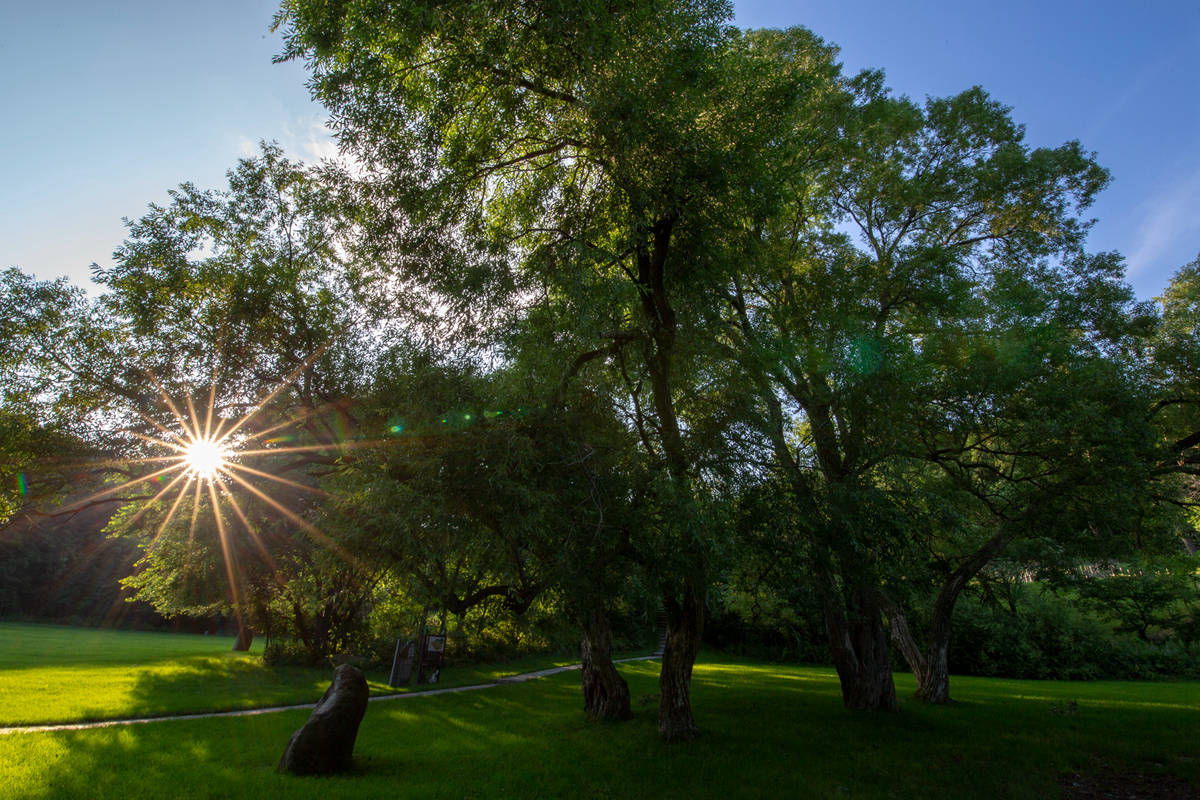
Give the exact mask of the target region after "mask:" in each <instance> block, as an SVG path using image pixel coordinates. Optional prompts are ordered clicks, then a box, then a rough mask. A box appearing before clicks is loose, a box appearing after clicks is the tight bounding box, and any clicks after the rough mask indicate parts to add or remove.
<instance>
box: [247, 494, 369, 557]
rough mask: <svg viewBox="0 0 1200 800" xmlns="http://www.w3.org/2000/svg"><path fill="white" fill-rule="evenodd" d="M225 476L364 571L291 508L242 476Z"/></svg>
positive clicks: (348, 555)
mask: <svg viewBox="0 0 1200 800" xmlns="http://www.w3.org/2000/svg"><path fill="white" fill-rule="evenodd" d="M225 474H226V475H228V476H229V477H231V478H233V479H234V480H235V481H237V482H238V483H240V484H241V485H242V486H245V487H246V488H247V489H249V490H250V491H251V492H253V493H254V494H255V495H257V496H258V498H259V499H260V500H262V501H263V502H265V503H267V504H268V505H270V506H271V507H272V508H274V509H275V510H276V511H278V512H279V513H281V514H283V515H284V516H285V517H287V518H288V519H289V520H291V521H292V522H294V523H296V524H297V525H299V526H300V528H301V529H302V530H304V531H305V532H306V533H308V534H309V535H310V536H312V537H313V538H314V539H316V540H317V541H318V542H319V543H320V544H323V545H324V546H325V547H328V548H329V550H330V551H331V552H333V553H335V554H336V555H337V556H338V557H339V558H341V559H342V560H343V561H345V562H346V563H347V564H350V565H351V566H353V567H355V568H356V569H364V568H365V567H364V565H363V564H362V562H361V561H359V560H358V559H357V558H355V557H354V556H352V555H351V554H350V553H349V552H348V551H347V550H346V549H345V548H344V547H342V546H341V545H340V544H338V543H337V542H335V541H334V540H333V539H331V538H329V536H328V535H327V534H325V533H324V532H323V531H322V530H321V529H320V528H318V527H317V526H316V525H313V524H312V523H311V522H309V521H308V520H306V519H304V518H303V517H301V516H300V515H299V514H297V513H296V512H294V511H292V510H291V509H290V508H288V507H286V506H284V505H283V504H282V503H280V502H279V501H277V500H275V498H273V497H271V496H270V495H268V494H266V493H265V492H263V491H261V490H260V489H259V488H258V487H257V486H255V485H254V484H252V483H250V482H249V481H247V480H246V479H245V478H242V477H241V476H240V475H236V474H234V473H232V472H228V471H227V472H226V473H225Z"/></svg>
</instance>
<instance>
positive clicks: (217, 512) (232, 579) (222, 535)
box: [208, 481, 242, 620]
mask: <svg viewBox="0 0 1200 800" xmlns="http://www.w3.org/2000/svg"><path fill="white" fill-rule="evenodd" d="M208 496H209V499H210V500H211V502H212V509H213V517H214V519H216V521H217V538H218V539H220V540H221V555H222V556H224V560H225V577H226V578H228V579H229V593H230V595H231V597H230V599H231V600H232V602H233V606H234V608H235V609H236V610H237V616H238V619H239V620H240V619H241V616H242V615H241V606H242V596H241V587H240V586H239V585H238V580H237V577H236V575H234V567H233V558H232V556H231V555H230V550H229V534H228V532H227V531H226V530H225V518H224V517H223V516H222V515H221V509H220V506H219V505H218V503H217V489H216V482H215V481H208Z"/></svg>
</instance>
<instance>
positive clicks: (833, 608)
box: [825, 586, 900, 711]
mask: <svg viewBox="0 0 1200 800" xmlns="http://www.w3.org/2000/svg"><path fill="white" fill-rule="evenodd" d="M839 600H840V598H839V597H838V596H837V593H836V592H834V596H832V597H829V598H827V600H826V604H825V626H826V629H827V631H828V634H829V642H830V649H831V650H832V652H833V663H834V666H835V667H837V673H838V678H839V680H840V681H841V684H842V703H843V704H844V705H845V706H846V708H848V709H850V710H852V711H899V710H900V705H899V703H898V702H897V701H896V684H895V683H894V682H893V681H892V664H891V659H890V658H889V657H888V643H887V632H886V631H885V630H884V628H883V615H882V613H881V610H880V607H879V591H878V590H877V589H874V588H871V587H862V586H860V587H857V588H855V589H854V590H853V591H852V592H851V593H850V598H849V603H848V604H847V605H848V608H846V610H845V611H843V609H842V606H841V603H840V602H839ZM846 611H848V612H849V614H846V613H845V612H846Z"/></svg>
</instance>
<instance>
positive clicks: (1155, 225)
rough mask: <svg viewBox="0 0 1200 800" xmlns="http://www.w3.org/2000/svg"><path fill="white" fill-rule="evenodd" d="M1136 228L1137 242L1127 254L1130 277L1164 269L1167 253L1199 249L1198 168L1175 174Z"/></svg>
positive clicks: (1199, 199) (1146, 207)
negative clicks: (1190, 247) (1188, 247)
mask: <svg viewBox="0 0 1200 800" xmlns="http://www.w3.org/2000/svg"><path fill="white" fill-rule="evenodd" d="M1143 208H1144V211H1143V213H1142V215H1141V217H1142V219H1141V223H1140V224H1139V225H1138V241H1137V244H1136V245H1135V246H1134V248H1133V250H1132V252H1131V253H1130V254H1129V261H1128V263H1129V275H1130V276H1131V277H1132V276H1136V275H1138V274H1140V273H1144V272H1148V271H1151V270H1160V269H1163V268H1164V267H1170V268H1173V267H1175V266H1179V265H1177V264H1176V265H1164V264H1162V263H1160V260H1161V258H1162V257H1163V256H1164V255H1165V254H1166V253H1168V252H1170V251H1177V250H1179V249H1180V248H1185V249H1186V247H1185V246H1186V245H1188V244H1189V243H1190V245H1191V246H1192V247H1200V215H1198V214H1197V213H1196V209H1197V208H1200V169H1193V170H1192V171H1191V172H1186V171H1185V172H1182V173H1177V177H1176V178H1175V179H1174V180H1173V181H1171V182H1170V183H1168V184H1167V185H1165V186H1162V187H1161V190H1160V191H1158V192H1155V194H1154V198H1153V199H1152V200H1150V201H1148V202H1147V203H1146V204H1145V205H1144V206H1143Z"/></svg>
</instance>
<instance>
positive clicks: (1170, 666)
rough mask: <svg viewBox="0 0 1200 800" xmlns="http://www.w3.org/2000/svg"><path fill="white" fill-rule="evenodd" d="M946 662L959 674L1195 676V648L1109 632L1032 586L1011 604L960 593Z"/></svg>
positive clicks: (1198, 671) (1198, 659) (1199, 672)
mask: <svg viewBox="0 0 1200 800" xmlns="http://www.w3.org/2000/svg"><path fill="white" fill-rule="evenodd" d="M950 670H951V672H954V673H958V674H964V675H983V676H989V677H1005V678H1040V679H1055V680H1095V679H1099V678H1108V679H1118V680H1155V679H1164V678H1197V677H1200V652H1197V649H1196V648H1195V646H1189V645H1187V644H1184V643H1181V642H1174V641H1173V642H1167V643H1166V644H1161V645H1160V644H1154V643H1151V642H1144V641H1141V640H1139V639H1137V638H1135V637H1133V636H1128V635H1122V634H1118V633H1115V632H1114V631H1113V629H1112V627H1110V626H1109V625H1106V624H1105V623H1103V622H1101V621H1099V620H1097V619H1096V618H1094V617H1091V616H1088V615H1086V614H1084V613H1082V612H1081V611H1080V610H1079V609H1078V608H1077V607H1076V606H1075V605H1074V604H1073V603H1071V602H1069V601H1067V600H1065V599H1063V598H1061V597H1058V596H1055V595H1052V594H1048V593H1043V592H1041V591H1038V590H1037V589H1036V588H1034V587H1032V586H1027V587H1022V588H1021V589H1020V590H1019V591H1018V592H1017V604H1016V612H1015V613H1014V611H1013V610H1012V609H1007V608H1001V607H998V606H995V605H989V604H986V603H984V602H982V601H981V600H979V599H978V598H976V597H974V596H970V595H967V596H964V597H963V598H962V599H961V600H960V601H959V602H958V605H957V607H956V609H955V614H954V634H953V638H952V641H951V645H950Z"/></svg>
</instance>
